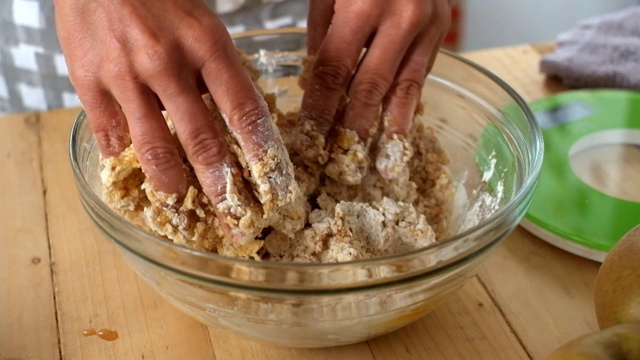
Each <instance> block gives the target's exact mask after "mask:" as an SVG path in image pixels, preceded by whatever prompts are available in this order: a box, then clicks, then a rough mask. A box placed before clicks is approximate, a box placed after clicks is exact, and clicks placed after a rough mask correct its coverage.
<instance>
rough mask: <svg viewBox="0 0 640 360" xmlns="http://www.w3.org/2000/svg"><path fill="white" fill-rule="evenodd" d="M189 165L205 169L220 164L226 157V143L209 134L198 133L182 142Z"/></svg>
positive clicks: (218, 137)
mask: <svg viewBox="0 0 640 360" xmlns="http://www.w3.org/2000/svg"><path fill="white" fill-rule="evenodd" d="M184 146H185V150H186V151H187V154H189V158H190V160H191V163H192V164H193V165H196V166H201V167H205V168H210V167H213V166H215V165H217V164H220V163H221V162H222V161H223V160H224V158H225V157H226V156H227V152H228V149H227V143H226V141H225V140H224V139H223V138H221V137H220V136H217V135H215V134H212V133H210V132H199V133H196V134H194V135H192V136H190V137H188V138H187V140H185V141H184Z"/></svg>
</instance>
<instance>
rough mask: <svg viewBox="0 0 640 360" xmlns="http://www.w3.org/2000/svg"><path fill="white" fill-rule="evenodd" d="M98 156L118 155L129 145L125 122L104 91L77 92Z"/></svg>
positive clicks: (110, 97)
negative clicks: (98, 151)
mask: <svg viewBox="0 0 640 360" xmlns="http://www.w3.org/2000/svg"><path fill="white" fill-rule="evenodd" d="M79 93H81V94H82V95H80V97H81V99H80V101H81V103H82V106H83V108H84V111H85V112H86V113H87V118H88V119H89V124H90V126H91V131H92V132H93V134H94V136H95V138H96V143H97V145H98V149H99V150H100V155H102V157H105V158H109V157H114V156H118V155H120V153H121V152H122V151H123V150H124V149H125V148H126V147H127V146H129V144H130V143H131V140H130V138H129V133H128V129H127V121H126V118H125V117H124V114H123V113H122V109H121V108H120V106H119V105H118V104H117V103H116V101H115V100H114V99H113V97H112V96H111V94H109V92H107V91H106V90H104V89H97V90H94V91H91V90H89V91H79Z"/></svg>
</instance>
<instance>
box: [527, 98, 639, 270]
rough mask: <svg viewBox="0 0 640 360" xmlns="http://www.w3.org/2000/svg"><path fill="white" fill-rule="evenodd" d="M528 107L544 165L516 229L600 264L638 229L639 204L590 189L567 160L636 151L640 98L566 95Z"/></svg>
mask: <svg viewBox="0 0 640 360" xmlns="http://www.w3.org/2000/svg"><path fill="white" fill-rule="evenodd" d="M530 106H531V109H532V110H533V112H534V114H535V116H536V119H537V120H538V122H539V124H540V126H541V127H542V134H543V137H544V143H545V145H544V161H543V164H542V169H541V171H540V177H539V180H538V186H537V188H536V191H535V193H534V195H533V200H532V202H531V206H530V207H529V210H528V212H527V214H526V215H525V217H524V219H523V221H522V222H521V225H522V226H523V227H524V228H525V229H527V230H528V231H529V232H531V233H533V234H534V235H536V236H538V237H540V238H541V239H543V240H545V241H547V242H549V243H551V244H553V245H555V246H557V247H559V248H561V249H564V250H566V251H569V252H571V253H573V254H576V255H579V256H582V257H585V258H588V259H591V260H595V261H602V260H604V257H605V256H606V254H607V253H608V252H609V250H610V249H611V248H612V247H613V245H615V243H616V242H617V241H618V240H619V239H620V238H621V237H622V236H623V235H624V234H625V233H626V232H627V231H629V230H630V229H631V228H633V227H634V226H636V225H638V224H640V203H639V202H635V201H630V200H626V199H622V198H618V197H614V196H611V195H608V194H605V193H604V192H602V191H600V190H598V189H596V188H594V187H591V186H590V185H588V184H587V183H586V182H584V181H583V180H581V179H580V178H579V177H578V175H576V173H575V172H574V171H573V170H572V168H571V165H570V161H569V159H570V158H571V157H572V156H574V155H575V154H578V153H580V152H583V151H586V150H590V149H593V148H597V147H600V146H604V145H636V146H640V92H634V91H626V90H581V91H568V92H563V93H559V94H557V95H554V96H551V97H548V98H544V99H541V100H538V101H536V102H534V103H532V104H530Z"/></svg>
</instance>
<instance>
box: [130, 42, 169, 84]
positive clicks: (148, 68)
mask: <svg viewBox="0 0 640 360" xmlns="http://www.w3.org/2000/svg"><path fill="white" fill-rule="evenodd" d="M175 53H176V50H172V49H171V48H170V46H168V45H164V44H152V45H150V46H148V47H145V49H144V51H141V53H139V54H138V56H137V59H136V61H135V62H136V68H137V69H138V71H139V72H140V74H141V75H142V76H144V77H146V78H152V77H157V76H162V75H164V74H168V73H169V72H168V70H169V69H170V68H171V64H172V63H173V55H174V54H175Z"/></svg>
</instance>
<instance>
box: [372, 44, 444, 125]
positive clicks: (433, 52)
mask: <svg viewBox="0 0 640 360" xmlns="http://www.w3.org/2000/svg"><path fill="white" fill-rule="evenodd" d="M441 39H442V35H441V34H440V33H438V32H435V33H429V34H428V35H427V36H423V37H418V38H417V39H416V41H415V42H414V43H413V44H412V45H411V47H410V48H409V49H408V51H407V53H406V54H405V57H404V59H403V61H402V63H401V64H400V66H399V69H398V73H397V75H396V78H395V80H394V82H393V84H392V86H391V88H390V90H389V93H388V95H387V98H386V100H385V108H384V112H385V115H384V116H385V121H384V134H385V135H386V136H387V137H391V136H392V135H394V134H396V135H401V136H406V135H407V134H408V133H409V130H410V129H411V124H412V121H413V118H414V116H415V112H416V109H417V107H418V104H419V102H420V97H421V94H422V87H423V86H424V82H425V79H426V77H427V74H428V73H429V71H430V70H431V66H433V62H434V61H435V58H436V56H437V54H438V47H439V44H440V41H441Z"/></svg>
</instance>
